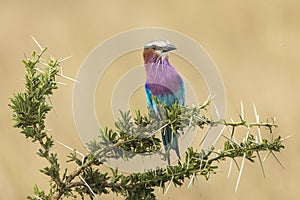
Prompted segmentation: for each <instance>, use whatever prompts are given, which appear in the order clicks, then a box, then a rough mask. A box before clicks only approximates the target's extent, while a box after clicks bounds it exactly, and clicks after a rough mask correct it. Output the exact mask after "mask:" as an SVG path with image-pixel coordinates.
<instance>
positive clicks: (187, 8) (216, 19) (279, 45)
mask: <svg viewBox="0 0 300 200" xmlns="http://www.w3.org/2000/svg"><path fill="white" fill-rule="evenodd" d="M299 19H300V1H297V0H285V1H281V0H252V1H240V0H231V1H202V0H201V1H198V0H197V1H196V0H195V1H192V0H191V1H155V0H154V1H137V0H136V1H85V2H83V1H70V0H67V1H48V2H46V1H33V0H30V1H4V0H1V1H0V26H1V28H0V69H1V73H0V80H1V85H0V87H1V90H0V91H1V98H0V106H1V112H0V119H1V139H0V199H25V197H26V196H27V195H28V194H32V187H33V184H38V185H39V186H40V187H41V188H47V184H48V179H47V178H46V177H44V176H43V175H42V174H41V173H39V171H38V169H39V168H41V167H43V166H45V164H46V162H44V161H43V160H41V159H39V158H38V157H37V155H36V154H35V152H36V150H37V147H38V146H37V145H33V144H32V143H31V142H29V141H26V140H25V139H24V136H23V135H21V134H19V132H18V130H16V129H13V128H12V121H11V114H12V113H11V111H10V110H9V108H8V106H7V104H8V103H9V100H8V98H9V97H11V96H12V94H13V92H17V91H21V90H23V89H24V86H23V81H22V78H23V76H24V68H23V65H22V63H21V60H22V58H23V56H24V53H26V54H28V55H29V54H30V52H31V50H33V49H36V50H37V48H36V46H35V45H34V43H33V42H32V40H31V38H30V36H31V35H33V36H35V37H36V38H37V39H38V40H39V41H40V43H41V44H42V45H45V46H47V47H48V48H49V52H48V53H49V54H51V55H53V56H56V57H59V58H62V57H66V56H69V55H72V56H73V58H72V59H71V60H69V61H67V62H66V63H65V68H64V73H65V74H68V75H69V76H71V77H76V74H77V71H78V69H79V67H80V65H81V63H82V62H83V61H84V59H85V58H86V56H87V55H88V53H89V52H90V51H91V50H92V49H93V48H94V47H95V46H96V45H97V44H98V43H100V42H102V41H104V40H105V39H107V38H108V37H110V36H112V35H114V34H117V33H119V32H122V31H126V30H129V29H132V28H141V27H146V26H147V27H151V26H155V27H162V28H169V29H173V30H176V31H179V32H182V33H184V34H186V35H188V36H190V37H192V38H193V39H194V40H196V41H197V42H198V43H199V44H201V45H202V46H203V47H204V48H205V49H206V50H207V51H208V53H209V54H210V56H211V57H212V59H213V60H214V61H215V63H216V64H217V66H218V68H219V70H220V73H221V76H222V78H223V81H224V84H225V88H226V94H227V117H228V118H230V117H234V118H236V116H237V114H238V113H239V104H240V101H241V100H243V102H244V105H245V112H246V113H247V116H248V118H250V119H254V118H253V111H252V103H255V104H256V106H257V109H258V111H259V113H260V115H261V119H265V118H269V117H273V116H275V117H276V118H277V123H278V124H279V128H278V129H276V131H275V133H277V134H281V135H282V136H288V135H292V137H291V138H290V139H289V140H288V141H287V142H286V143H285V145H286V150H284V151H283V152H282V153H281V154H279V155H278V156H279V158H280V159H281V161H282V162H283V164H284V165H285V169H284V170H283V169H281V167H280V166H279V165H278V163H277V162H276V161H275V160H274V159H268V160H267V161H266V162H265V164H264V167H265V170H266V174H267V177H266V178H264V177H263V176H262V173H261V170H260V167H259V165H258V163H255V164H250V163H246V165H245V169H244V172H243V175H242V179H241V182H240V186H239V189H238V191H237V192H236V193H235V192H234V188H235V182H236V178H237V172H236V170H235V172H233V174H232V176H231V177H230V179H227V178H226V176H227V170H228V162H226V163H224V164H222V165H221V168H220V173H218V174H217V175H214V176H213V177H212V178H211V180H210V181H204V180H203V179H202V178H200V179H199V184H200V190H199V187H198V186H197V184H195V185H194V186H193V188H192V189H191V190H189V189H187V188H186V185H185V186H184V187H182V188H173V187H172V188H171V190H170V192H169V193H168V194H167V195H165V196H164V195H162V194H161V193H160V194H158V197H159V199H182V198H186V199H212V200H214V199H223V200H229V199H245V200H250V199H253V198H255V199H257V200H265V199H272V200H281V199H297V198H299V196H300V190H299V186H300V184H299V182H300V181H299V180H300V170H299V169H300V159H299V153H300V149H299V148H300V136H299V133H298V129H299V127H298V125H299V120H300V114H299V113H300V112H299V111H300V106H299V100H300V91H299V85H300V79H299V75H300V68H299V66H300V59H299V55H298V54H299V53H298V52H299V51H297V50H298V48H299V46H300V37H299V34H300V23H299ZM139 59H141V58H139ZM174 59H175V58H174ZM138 62H142V61H141V60H139V61H138ZM178 62H179V61H178ZM65 82H66V83H67V84H68V85H67V86H61V87H60V89H59V90H57V91H56V92H55V95H54V97H53V102H54V105H55V109H56V111H55V112H52V113H51V114H50V115H49V120H48V123H47V125H48V127H49V128H52V129H53V131H52V134H53V135H54V138H55V139H56V140H58V141H61V142H64V143H66V144H68V145H70V146H72V147H74V148H76V149H78V150H80V151H84V147H83V145H82V143H81V141H80V139H79V137H78V134H77V133H76V130H75V125H74V122H73V118H72V90H73V86H72V82H70V81H65ZM107 85H109V84H107ZM141 94H142V93H141ZM206 96H207V94H205V96H204V97H202V99H205V97H206ZM141 98H143V97H141ZM143 101H144V99H140V100H139V102H143ZM138 105H145V104H138ZM100 115H101V114H100ZM103 115H110V113H103ZM103 115H102V116H103ZM55 150H56V151H57V152H58V153H59V154H60V155H61V157H64V155H66V154H67V153H69V152H68V150H66V149H65V148H63V147H60V146H57V147H56V148H55ZM103 198H104V199H113V198H115V199H121V198H120V197H115V196H104V197H103Z"/></svg>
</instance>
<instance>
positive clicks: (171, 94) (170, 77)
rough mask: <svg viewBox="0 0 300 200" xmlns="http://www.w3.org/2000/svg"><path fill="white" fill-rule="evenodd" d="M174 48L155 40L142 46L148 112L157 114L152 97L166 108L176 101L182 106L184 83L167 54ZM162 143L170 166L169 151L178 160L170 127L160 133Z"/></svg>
mask: <svg viewBox="0 0 300 200" xmlns="http://www.w3.org/2000/svg"><path fill="white" fill-rule="evenodd" d="M175 49H176V47H175V46H174V45H172V44H170V43H169V41H167V40H155V41H151V42H149V43H147V44H146V45H145V46H144V52H143V57H144V65H145V69H146V84H145V90H146V99H147V104H148V107H149V109H150V110H153V111H154V112H155V113H157V114H158V115H159V113H158V108H157V105H156V103H155V101H154V98H153V97H154V96H155V97H156V99H157V100H158V101H160V102H163V103H165V104H166V106H172V105H173V104H174V103H175V102H176V101H177V102H178V104H179V105H184V102H185V90H184V83H183V80H182V78H181V77H180V75H179V74H178V72H177V71H176V69H175V68H174V67H173V66H172V65H171V64H170V63H169V52H170V51H172V50H175ZM161 134H162V141H163V145H164V148H165V151H166V153H167V161H168V164H169V165H170V154H169V151H170V149H173V150H175V152H176V154H177V156H178V158H180V154H179V147H178V138H177V135H176V134H174V133H172V129H171V127H169V126H167V127H166V128H164V129H163V131H162V133H161Z"/></svg>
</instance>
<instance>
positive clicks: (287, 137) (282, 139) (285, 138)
mask: <svg viewBox="0 0 300 200" xmlns="http://www.w3.org/2000/svg"><path fill="white" fill-rule="evenodd" d="M290 137H292V135H289V136H286V137H284V138H281V140H280V141H281V142H283V141H285V140H287V139H289V138H290Z"/></svg>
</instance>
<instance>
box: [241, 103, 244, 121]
mask: <svg viewBox="0 0 300 200" xmlns="http://www.w3.org/2000/svg"><path fill="white" fill-rule="evenodd" d="M241 117H242V120H244V104H243V101H241Z"/></svg>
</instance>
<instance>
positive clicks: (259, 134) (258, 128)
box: [253, 104, 262, 143]
mask: <svg viewBox="0 0 300 200" xmlns="http://www.w3.org/2000/svg"><path fill="white" fill-rule="evenodd" d="M253 110H254V115H255V120H256V123H259V115H258V114H257V110H256V106H255V104H253ZM257 133H258V137H259V142H260V143H262V136H261V131H260V127H259V126H258V127H257Z"/></svg>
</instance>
